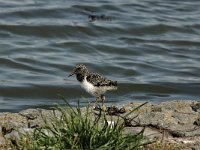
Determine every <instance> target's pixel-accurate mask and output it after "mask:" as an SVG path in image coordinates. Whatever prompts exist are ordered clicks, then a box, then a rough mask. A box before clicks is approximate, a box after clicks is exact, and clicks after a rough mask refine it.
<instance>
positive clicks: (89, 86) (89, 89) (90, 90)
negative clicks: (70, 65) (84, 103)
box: [81, 79, 96, 96]
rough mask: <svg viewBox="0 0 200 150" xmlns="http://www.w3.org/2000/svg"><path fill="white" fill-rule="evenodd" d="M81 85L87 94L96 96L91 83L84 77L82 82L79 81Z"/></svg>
mask: <svg viewBox="0 0 200 150" xmlns="http://www.w3.org/2000/svg"><path fill="white" fill-rule="evenodd" d="M81 86H82V88H84V89H85V90H86V92H88V93H89V94H91V95H93V96H96V94H95V87H94V86H93V85H92V84H91V83H89V82H87V80H86V79H84V80H83V82H82V83H81Z"/></svg>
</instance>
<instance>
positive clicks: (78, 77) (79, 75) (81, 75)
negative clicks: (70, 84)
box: [76, 74, 85, 82]
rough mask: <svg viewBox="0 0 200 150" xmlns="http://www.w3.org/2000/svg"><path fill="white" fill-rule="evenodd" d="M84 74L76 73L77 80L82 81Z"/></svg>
mask: <svg viewBox="0 0 200 150" xmlns="http://www.w3.org/2000/svg"><path fill="white" fill-rule="evenodd" d="M84 77H85V76H84V75H83V74H76V79H77V80H78V81H79V82H83V80H84Z"/></svg>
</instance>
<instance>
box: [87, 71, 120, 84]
mask: <svg viewBox="0 0 200 150" xmlns="http://www.w3.org/2000/svg"><path fill="white" fill-rule="evenodd" d="M87 81H88V82H90V83H92V84H93V85H94V86H98V87H99V86H117V81H111V80H108V79H106V78H105V77H103V76H101V75H99V74H97V73H90V74H88V75H87Z"/></svg>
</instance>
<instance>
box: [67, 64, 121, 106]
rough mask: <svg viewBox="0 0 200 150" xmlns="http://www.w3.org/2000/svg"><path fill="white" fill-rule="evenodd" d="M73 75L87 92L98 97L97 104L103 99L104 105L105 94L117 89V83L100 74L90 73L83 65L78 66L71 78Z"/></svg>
mask: <svg viewBox="0 0 200 150" xmlns="http://www.w3.org/2000/svg"><path fill="white" fill-rule="evenodd" d="M72 75H76V79H77V80H78V81H79V82H80V83H81V86H82V87H83V88H84V89H85V91H86V92H88V93H89V94H91V95H93V96H95V97H96V103H97V102H98V100H99V98H101V100H102V104H104V102H105V95H103V94H104V93H106V92H107V91H111V90H116V89H117V81H112V80H109V79H107V78H105V77H103V76H101V75H99V74H98V73H93V72H89V71H88V69H87V67H86V66H85V65H83V64H78V65H76V67H75V68H74V69H73V71H72V73H71V74H70V75H69V77H70V76H72Z"/></svg>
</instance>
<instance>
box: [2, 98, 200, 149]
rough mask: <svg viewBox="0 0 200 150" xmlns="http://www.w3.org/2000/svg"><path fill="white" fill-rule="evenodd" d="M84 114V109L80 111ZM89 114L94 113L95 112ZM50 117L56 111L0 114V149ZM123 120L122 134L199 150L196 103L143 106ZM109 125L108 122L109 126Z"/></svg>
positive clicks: (114, 111)
mask: <svg viewBox="0 0 200 150" xmlns="http://www.w3.org/2000/svg"><path fill="white" fill-rule="evenodd" d="M141 104H143V102H131V103H128V104H126V105H124V106H123V107H122V106H119V107H115V106H113V107H110V108H109V109H107V116H108V118H109V117H112V121H115V119H117V117H118V116H119V115H120V117H121V118H123V117H125V116H126V114H127V113H129V112H131V111H132V110H133V109H134V108H137V107H138V106H140V105H141ZM82 111H85V108H82ZM90 111H92V112H94V115H95V113H98V110H93V109H92V108H91V109H90ZM52 113H54V114H56V115H57V116H58V117H59V116H60V112H59V111H57V110H47V109H39V108H38V109H27V110H23V111H20V112H18V113H9V112H4V113H0V148H1V147H3V146H4V145H6V141H7V139H12V138H19V132H22V133H25V132H32V131H33V130H34V129H35V128H37V127H42V125H43V124H44V119H43V118H44V117H46V118H51V116H52ZM123 119H126V120H125V122H126V124H125V125H126V128H125V131H124V132H125V133H135V132H139V131H141V129H143V128H144V127H145V132H144V135H145V137H147V138H148V139H150V140H155V139H158V140H160V141H161V142H163V143H169V144H173V145H176V146H177V147H180V148H181V149H187V150H189V149H191V150H198V149H200V102H199V101H184V100H179V101H178V100H176V101H167V102H162V103H160V104H150V103H147V104H145V105H143V106H142V107H141V108H139V109H137V110H136V111H134V112H133V113H130V115H128V117H126V118H123ZM111 123H112V122H111Z"/></svg>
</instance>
